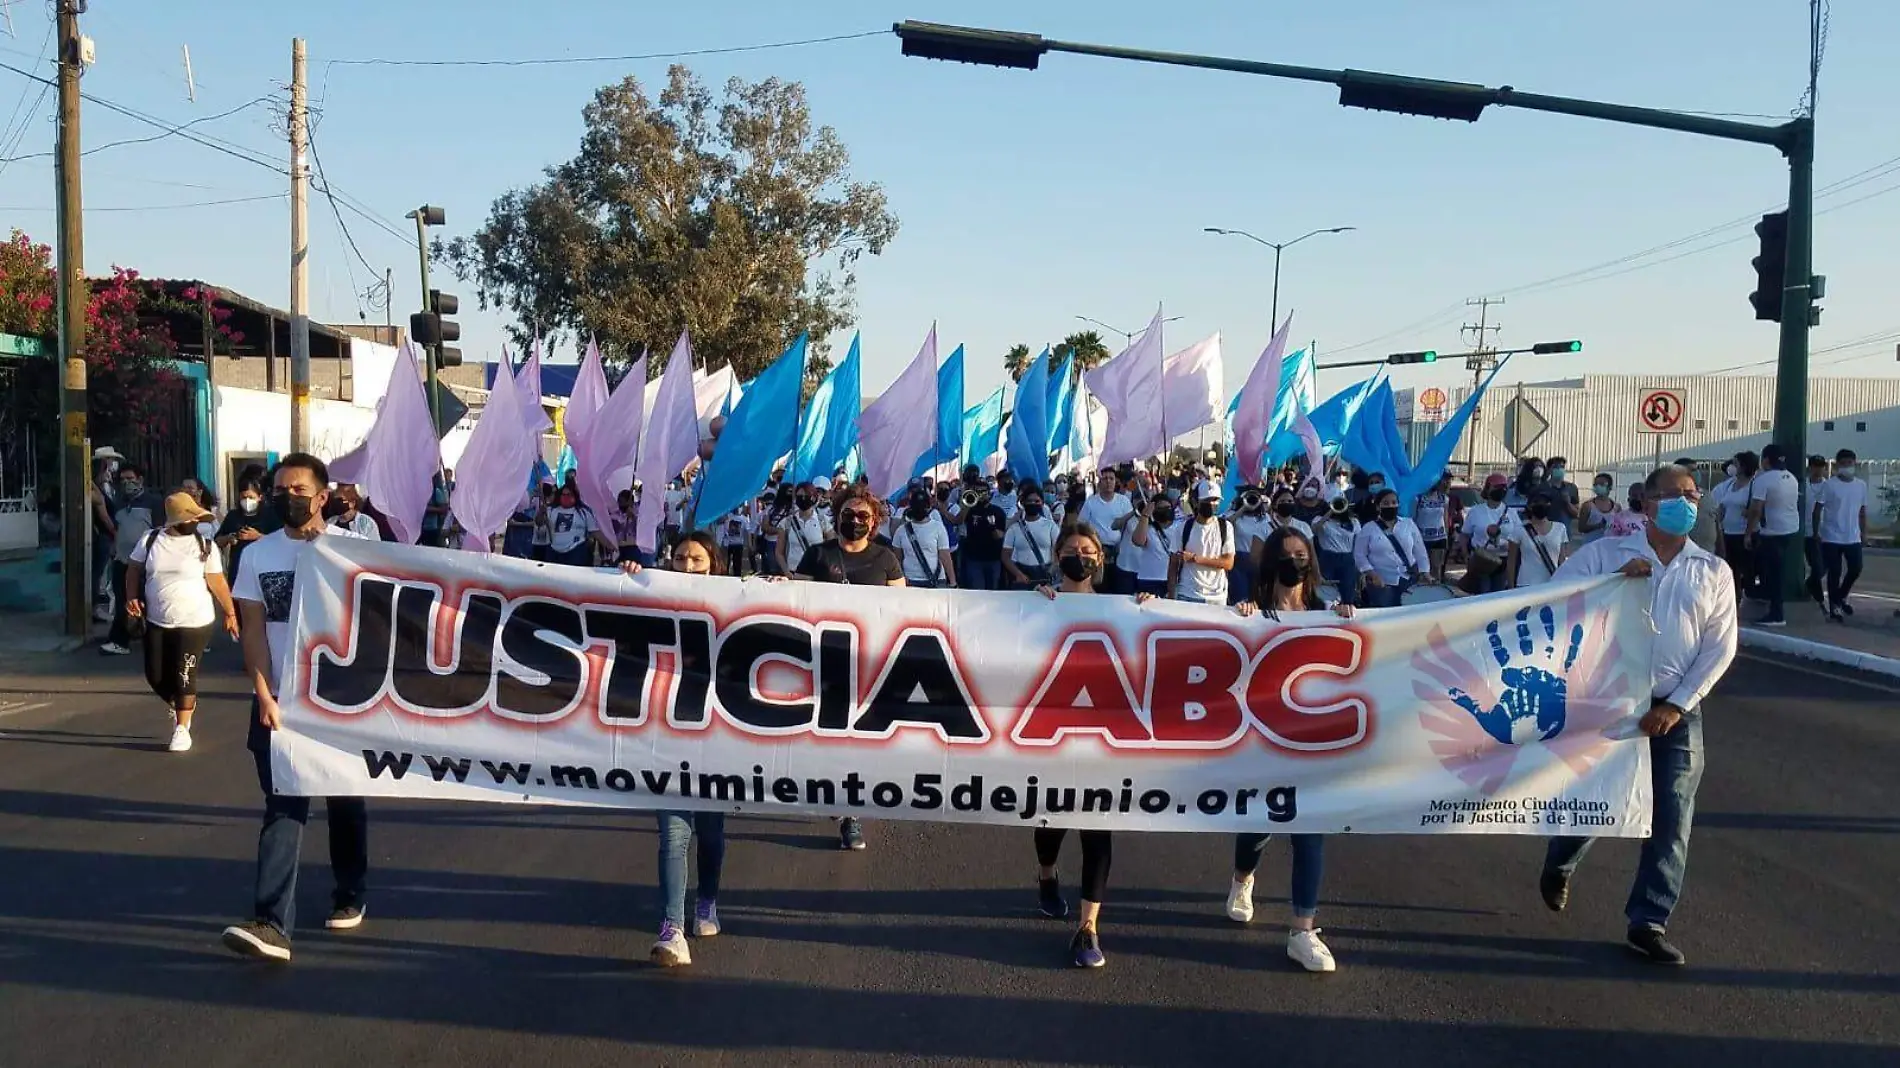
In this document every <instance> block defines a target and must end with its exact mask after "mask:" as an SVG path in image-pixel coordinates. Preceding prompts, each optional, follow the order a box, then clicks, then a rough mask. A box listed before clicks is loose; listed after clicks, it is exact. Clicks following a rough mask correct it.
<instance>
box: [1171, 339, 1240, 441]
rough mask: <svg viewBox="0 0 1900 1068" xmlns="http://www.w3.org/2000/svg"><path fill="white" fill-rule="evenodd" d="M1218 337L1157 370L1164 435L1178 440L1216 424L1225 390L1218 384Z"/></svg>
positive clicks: (1177, 354) (1172, 358) (1177, 356)
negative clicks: (1164, 403)
mask: <svg viewBox="0 0 1900 1068" xmlns="http://www.w3.org/2000/svg"><path fill="white" fill-rule="evenodd" d="M1221 377H1222V376H1221V361H1220V335H1219V334H1215V335H1214V336H1213V337H1210V338H1207V339H1205V340H1203V341H1197V342H1195V343H1194V344H1192V345H1190V346H1188V347H1187V348H1185V349H1182V350H1181V351H1180V352H1177V353H1175V354H1174V355H1172V356H1170V357H1168V359H1167V361H1166V362H1165V363H1163V364H1162V367H1161V380H1162V384H1163V387H1164V390H1165V393H1166V397H1167V411H1166V414H1167V427H1168V433H1169V434H1170V435H1172V436H1174V437H1179V436H1181V435H1182V434H1186V433H1188V432H1190V431H1194V430H1199V429H1200V428H1202V427H1204V426H1206V425H1208V424H1209V423H1215V422H1219V421H1220V418H1221V415H1222V412H1221V404H1222V403H1223V402H1224V401H1226V399H1227V389H1226V387H1225V386H1224V385H1223V384H1222V381H1221Z"/></svg>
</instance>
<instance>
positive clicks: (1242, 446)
mask: <svg viewBox="0 0 1900 1068" xmlns="http://www.w3.org/2000/svg"><path fill="white" fill-rule="evenodd" d="M1292 327H1293V316H1292V314H1291V313H1289V314H1288V315H1287V317H1286V322H1284V323H1281V324H1280V329H1278V330H1275V331H1274V332H1273V340H1272V341H1269V342H1267V351H1265V352H1263V353H1261V354H1260V359H1259V360H1258V361H1256V362H1255V363H1254V365H1253V372H1252V373H1251V374H1249V375H1248V376H1247V384H1246V385H1244V386H1241V387H1240V397H1239V398H1238V401H1239V403H1238V404H1237V405H1236V406H1235V408H1234V454H1235V455H1236V456H1237V457H1238V458H1239V460H1240V475H1239V482H1240V484H1241V485H1243V486H1250V485H1252V484H1253V483H1255V482H1257V481H1259V479H1260V454H1261V453H1263V452H1265V451H1266V450H1267V427H1269V426H1270V425H1272V423H1273V406H1274V404H1275V403H1276V402H1277V401H1278V399H1279V396H1280V360H1281V357H1282V356H1284V355H1285V353H1286V335H1287V331H1288V330H1290V329H1292Z"/></svg>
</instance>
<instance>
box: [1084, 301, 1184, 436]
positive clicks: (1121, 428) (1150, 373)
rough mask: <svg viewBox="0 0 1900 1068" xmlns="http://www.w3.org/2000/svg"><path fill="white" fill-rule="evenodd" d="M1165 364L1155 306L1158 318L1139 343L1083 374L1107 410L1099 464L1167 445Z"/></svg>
mask: <svg viewBox="0 0 1900 1068" xmlns="http://www.w3.org/2000/svg"><path fill="white" fill-rule="evenodd" d="M1163 363H1164V360H1163V353H1162V350H1161V309H1160V308H1156V309H1155V317H1154V320H1153V321H1152V322H1150V323H1149V324H1148V329H1146V330H1144V331H1142V334H1141V337H1139V338H1137V339H1136V340H1135V343H1134V344H1132V345H1130V346H1128V348H1127V349H1126V350H1124V351H1123V352H1122V354H1121V355H1119V356H1117V357H1115V358H1114V359H1112V360H1110V361H1108V362H1107V363H1105V364H1103V365H1102V366H1100V367H1097V368H1096V369H1095V370H1093V371H1090V372H1089V373H1088V374H1087V375H1085V376H1084V377H1083V381H1084V382H1086V383H1088V387H1089V393H1091V394H1092V395H1094V397H1095V400H1096V402H1097V403H1099V404H1100V405H1101V406H1102V407H1103V408H1105V409H1106V410H1107V411H1108V436H1107V438H1106V440H1104V441H1103V442H1102V445H1101V448H1100V450H1099V452H1100V459H1099V460H1098V461H1097V462H1098V463H1100V464H1102V465H1104V466H1108V465H1113V464H1118V463H1121V462H1122V461H1124V460H1145V459H1147V458H1148V457H1150V456H1153V455H1155V454H1157V453H1160V452H1162V451H1164V450H1166V449H1167V447H1168V435H1169V432H1170V428H1169V427H1168V419H1167V411H1166V407H1165V403H1164V401H1163V395H1164V394H1163V389H1162V384H1163V380H1164V379H1163V372H1162V366H1163Z"/></svg>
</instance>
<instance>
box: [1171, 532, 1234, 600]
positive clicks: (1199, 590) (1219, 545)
mask: <svg viewBox="0 0 1900 1068" xmlns="http://www.w3.org/2000/svg"><path fill="white" fill-rule="evenodd" d="M1181 548H1182V549H1183V550H1185V551H1187V552H1191V553H1193V554H1194V555H1196V556H1231V555H1233V552H1234V528H1233V526H1232V525H1230V524H1229V523H1228V522H1227V521H1226V520H1223V519H1218V518H1216V519H1210V520H1208V521H1207V522H1205V523H1201V522H1196V523H1195V524H1194V525H1192V526H1190V527H1188V528H1187V530H1186V531H1185V544H1183V545H1182V546H1181ZM1176 596H1178V597H1180V598H1181V599H1182V600H1184V601H1186V600H1194V601H1202V602H1204V603H1207V604H1226V603H1227V572H1225V571H1222V570H1221V569H1220V568H1218V567H1208V566H1207V565H1205V564H1186V563H1184V564H1182V565H1181V582H1180V585H1179V586H1178V587H1177V594H1176Z"/></svg>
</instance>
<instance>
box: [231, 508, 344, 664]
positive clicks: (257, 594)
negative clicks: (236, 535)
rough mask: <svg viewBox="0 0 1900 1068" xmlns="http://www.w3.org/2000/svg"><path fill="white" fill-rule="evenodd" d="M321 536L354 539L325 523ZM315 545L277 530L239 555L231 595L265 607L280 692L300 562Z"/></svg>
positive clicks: (267, 635)
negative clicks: (280, 668) (282, 660)
mask: <svg viewBox="0 0 1900 1068" xmlns="http://www.w3.org/2000/svg"><path fill="white" fill-rule="evenodd" d="M317 537H319V538H354V537H356V535H355V534H353V533H351V532H350V531H347V530H344V529H342V528H341V527H330V526H326V527H324V528H323V533H321V534H319V535H318V536H317ZM315 544H316V539H314V538H313V539H311V540H309V541H303V540H300V539H297V538H293V537H291V536H290V535H289V534H288V533H286V532H284V531H282V530H277V531H272V532H271V533H269V534H266V535H264V536H263V537H261V538H259V539H257V540H256V541H254V542H251V544H250V547H249V548H247V549H245V550H244V555H243V556H240V557H238V569H237V580H236V581H234V582H232V583H231V597H232V599H234V600H239V601H255V602H257V603H258V604H260V605H263V606H264V644H265V645H267V646H269V647H270V688H271V692H272V693H273V694H274V693H276V692H277V670H278V665H277V662H278V659H279V658H280V657H282V656H283V655H284V652H285V650H286V649H287V648H288V647H289V644H290V606H291V602H292V600H294V598H295V595H296V592H297V561H298V560H300V559H302V558H303V554H304V553H306V552H308V551H309V550H310V547H311V546H313V545H315Z"/></svg>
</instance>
